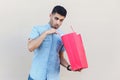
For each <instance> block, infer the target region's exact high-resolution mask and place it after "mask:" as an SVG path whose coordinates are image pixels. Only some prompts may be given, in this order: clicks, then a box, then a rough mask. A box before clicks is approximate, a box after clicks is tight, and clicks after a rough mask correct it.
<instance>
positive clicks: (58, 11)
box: [52, 5, 67, 17]
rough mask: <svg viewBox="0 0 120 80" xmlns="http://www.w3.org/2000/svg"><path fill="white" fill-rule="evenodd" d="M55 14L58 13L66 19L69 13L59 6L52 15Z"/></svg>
mask: <svg viewBox="0 0 120 80" xmlns="http://www.w3.org/2000/svg"><path fill="white" fill-rule="evenodd" d="M54 13H58V14H60V15H62V16H64V17H66V14H67V11H66V9H65V8H64V7H63V6H60V5H57V6H55V7H54V8H53V10H52V14H54Z"/></svg>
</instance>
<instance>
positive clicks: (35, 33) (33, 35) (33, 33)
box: [29, 26, 40, 39]
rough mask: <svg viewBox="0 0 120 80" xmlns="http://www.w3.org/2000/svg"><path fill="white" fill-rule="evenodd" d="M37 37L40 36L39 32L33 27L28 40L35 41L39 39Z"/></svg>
mask: <svg viewBox="0 0 120 80" xmlns="http://www.w3.org/2000/svg"><path fill="white" fill-rule="evenodd" d="M39 35H40V33H39V31H38V28H37V26H34V27H33V28H32V31H31V33H30V36H29V38H30V39H35V38H37V37H39Z"/></svg>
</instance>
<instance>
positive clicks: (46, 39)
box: [41, 37, 51, 48]
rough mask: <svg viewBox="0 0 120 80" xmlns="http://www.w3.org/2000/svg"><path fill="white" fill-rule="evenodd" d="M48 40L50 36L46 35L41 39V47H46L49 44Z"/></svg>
mask: <svg viewBox="0 0 120 80" xmlns="http://www.w3.org/2000/svg"><path fill="white" fill-rule="evenodd" d="M50 42H51V40H50V38H49V37H46V38H45V39H44V40H43V42H42V44H41V47H43V48H48V47H49V46H50Z"/></svg>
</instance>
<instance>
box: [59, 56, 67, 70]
mask: <svg viewBox="0 0 120 80" xmlns="http://www.w3.org/2000/svg"><path fill="white" fill-rule="evenodd" d="M60 64H61V65H62V66H64V67H66V68H67V66H68V65H69V64H68V62H67V60H66V59H65V58H64V57H62V58H61V59H60Z"/></svg>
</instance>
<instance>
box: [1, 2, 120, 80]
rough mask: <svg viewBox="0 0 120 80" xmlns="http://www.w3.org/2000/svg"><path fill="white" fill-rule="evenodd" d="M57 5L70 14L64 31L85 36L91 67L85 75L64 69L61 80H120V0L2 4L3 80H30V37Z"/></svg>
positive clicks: (64, 25) (47, 18)
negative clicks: (64, 8)
mask: <svg viewBox="0 0 120 80" xmlns="http://www.w3.org/2000/svg"><path fill="white" fill-rule="evenodd" d="M56 4H61V5H63V6H64V7H66V9H67V10H68V15H67V17H66V19H65V21H64V23H63V25H62V26H61V29H62V30H63V31H64V32H65V33H68V32H72V30H71V29H70V26H71V25H72V26H73V28H74V30H75V31H76V32H77V33H81V35H82V37H83V42H84V46H85V50H86V56H87V59H88V64H89V68H88V69H85V70H83V71H82V72H69V71H67V70H66V69H65V68H63V67H61V80H73V79H74V80H120V49H119V48H120V36H119V34H120V0H0V80H27V76H28V74H29V70H30V66H31V61H32V56H33V53H30V52H29V51H28V50H27V39H28V36H29V33H30V32H31V29H32V27H33V25H36V24H41V25H43V24H45V23H47V22H48V21H49V14H50V12H51V9H52V8H53V6H54V5H56ZM65 55H66V54H65ZM66 58H67V57H66Z"/></svg>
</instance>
